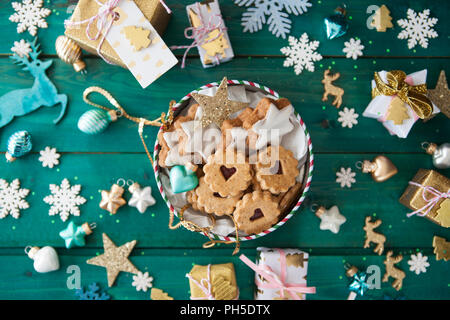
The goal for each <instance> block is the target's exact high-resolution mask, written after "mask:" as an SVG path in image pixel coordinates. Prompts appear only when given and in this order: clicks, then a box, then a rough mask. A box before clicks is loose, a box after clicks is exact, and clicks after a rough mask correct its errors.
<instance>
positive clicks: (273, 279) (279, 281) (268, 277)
mask: <svg viewBox="0 0 450 320" xmlns="http://www.w3.org/2000/svg"><path fill="white" fill-rule="evenodd" d="M277 250H278V252H279V253H280V270H281V272H280V273H281V274H280V276H278V275H277V274H276V273H275V272H273V270H272V268H270V267H269V266H268V265H266V264H261V265H256V264H255V263H253V262H252V261H250V259H248V258H247V257H246V256H245V255H243V254H241V256H240V257H239V259H241V260H242V262H244V263H245V264H246V265H247V266H248V267H250V268H251V269H252V270H253V271H255V272H256V273H257V274H258V275H260V276H261V277H263V278H264V280H265V281H267V283H265V282H260V281H258V280H256V281H255V282H256V285H257V287H258V288H264V289H279V290H280V296H281V298H284V297H285V291H286V292H287V293H288V294H289V296H290V297H291V298H292V299H293V300H301V299H300V297H299V296H298V295H297V293H316V288H315V287H307V286H306V285H305V284H302V283H286V255H285V253H284V251H283V250H281V249H277Z"/></svg>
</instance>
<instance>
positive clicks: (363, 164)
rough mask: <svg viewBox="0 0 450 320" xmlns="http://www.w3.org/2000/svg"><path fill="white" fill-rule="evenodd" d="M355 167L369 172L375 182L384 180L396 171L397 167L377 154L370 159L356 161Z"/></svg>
mask: <svg viewBox="0 0 450 320" xmlns="http://www.w3.org/2000/svg"><path fill="white" fill-rule="evenodd" d="M356 167H357V168H358V169H361V170H362V172H364V173H371V174H372V178H373V180H375V181H376V182H383V181H386V180H387V179H389V178H391V177H392V176H393V175H395V174H397V172H398V169H397V167H396V166H395V165H394V164H393V163H392V161H391V160H389V159H388V158H387V157H385V156H377V157H375V159H373V160H372V161H369V160H364V161H358V162H357V163H356Z"/></svg>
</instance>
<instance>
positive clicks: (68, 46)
mask: <svg viewBox="0 0 450 320" xmlns="http://www.w3.org/2000/svg"><path fill="white" fill-rule="evenodd" d="M55 47H56V53H57V54H58V57H59V58H60V59H61V60H62V61H64V62H65V63H67V64H71V65H72V66H73V68H74V69H75V71H76V72H81V73H82V74H85V73H86V72H87V71H86V63H84V61H83V60H81V59H80V58H81V48H80V46H79V45H78V44H77V43H76V42H75V41H73V40H72V39H69V38H68V37H66V36H59V37H58V38H56V42H55Z"/></svg>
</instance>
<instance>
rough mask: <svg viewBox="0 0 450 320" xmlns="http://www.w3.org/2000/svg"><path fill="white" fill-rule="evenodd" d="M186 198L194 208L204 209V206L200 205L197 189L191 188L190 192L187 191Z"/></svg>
mask: <svg viewBox="0 0 450 320" xmlns="http://www.w3.org/2000/svg"><path fill="white" fill-rule="evenodd" d="M197 188H198V187H197ZM186 200H187V202H188V203H189V204H190V205H191V206H192V209H194V210H197V211H204V210H203V207H200V206H199V204H198V196H197V194H196V193H195V189H194V190H189V191H188V192H186Z"/></svg>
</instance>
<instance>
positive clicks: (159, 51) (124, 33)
mask: <svg viewBox="0 0 450 320" xmlns="http://www.w3.org/2000/svg"><path fill="white" fill-rule="evenodd" d="M115 11H116V12H118V13H119V15H120V18H119V20H117V21H115V22H114V23H113V25H112V26H111V29H110V30H109V32H108V34H107V35H106V41H108V42H109V44H110V45H111V47H113V49H114V50H115V51H116V53H117V54H118V55H119V57H120V59H121V60H122V61H123V62H124V63H125V65H126V66H127V68H128V70H130V72H131V73H132V74H133V75H134V77H135V78H136V80H137V81H138V82H139V84H140V85H141V86H142V87H143V88H146V87H147V86H149V85H150V84H151V83H152V82H154V81H155V80H156V79H158V78H159V77H160V76H161V75H163V74H164V73H165V72H167V71H168V70H169V69H170V68H172V67H173V66H174V65H176V64H177V63H178V60H177V58H176V57H175V56H174V55H173V53H172V52H171V51H170V49H169V48H168V47H167V45H166V44H165V43H164V41H163V40H162V39H161V37H160V36H159V34H158V32H156V30H155V28H154V27H153V26H152V25H151V23H150V22H149V21H148V20H147V19H146V18H145V16H144V14H143V13H142V12H141V10H139V8H138V7H137V6H136V4H135V3H134V2H133V1H120V2H119V4H118V6H117V8H116V9H115ZM136 31H137V32H136ZM147 34H148V38H147V39H146V35H147Z"/></svg>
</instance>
